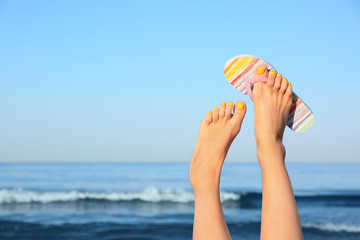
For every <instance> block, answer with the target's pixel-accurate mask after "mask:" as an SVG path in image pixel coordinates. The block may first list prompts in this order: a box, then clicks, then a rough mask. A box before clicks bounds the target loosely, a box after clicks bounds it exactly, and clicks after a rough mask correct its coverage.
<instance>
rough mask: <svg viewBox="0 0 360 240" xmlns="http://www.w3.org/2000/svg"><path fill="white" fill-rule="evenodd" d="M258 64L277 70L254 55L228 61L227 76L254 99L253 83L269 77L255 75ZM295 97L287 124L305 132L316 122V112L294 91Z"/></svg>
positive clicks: (233, 83)
mask: <svg viewBox="0 0 360 240" xmlns="http://www.w3.org/2000/svg"><path fill="white" fill-rule="evenodd" d="M258 65H265V66H266V67H267V68H268V69H269V70H271V69H274V70H275V68H274V67H273V66H271V65H270V64H269V63H268V62H267V61H265V60H264V59H261V58H259V57H256V56H252V55H239V56H236V57H233V58H231V59H230V60H228V61H227V62H226V64H225V66H224V73H225V77H226V79H227V80H228V81H229V82H230V83H231V85H233V86H234V87H235V88H236V89H237V90H238V91H239V92H241V93H243V94H245V95H249V97H250V98H251V99H253V97H252V88H253V83H254V82H266V81H267V78H261V77H254V71H255V69H256V67H257V66H258ZM293 97H294V100H295V101H294V103H293V105H292V106H291V108H290V112H289V118H288V121H287V126H288V127H289V128H290V129H292V130H293V131H295V132H305V131H306V130H308V129H309V128H311V126H312V125H313V124H314V121H315V118H314V114H313V113H312V111H311V110H310V108H309V107H308V106H306V104H305V103H304V102H303V101H302V100H301V99H300V98H299V97H298V96H297V95H296V94H295V93H294V92H293Z"/></svg>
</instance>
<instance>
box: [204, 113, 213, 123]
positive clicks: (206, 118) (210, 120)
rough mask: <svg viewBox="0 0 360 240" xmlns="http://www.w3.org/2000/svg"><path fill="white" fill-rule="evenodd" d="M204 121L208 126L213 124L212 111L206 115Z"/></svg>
mask: <svg viewBox="0 0 360 240" xmlns="http://www.w3.org/2000/svg"><path fill="white" fill-rule="evenodd" d="M204 121H205V122H206V123H207V124H210V123H212V111H209V112H208V113H207V114H206V116H205V118H204Z"/></svg>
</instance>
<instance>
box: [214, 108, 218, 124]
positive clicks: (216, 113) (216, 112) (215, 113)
mask: <svg viewBox="0 0 360 240" xmlns="http://www.w3.org/2000/svg"><path fill="white" fill-rule="evenodd" d="M218 120H219V108H215V109H214V111H213V121H214V122H217V121H218Z"/></svg>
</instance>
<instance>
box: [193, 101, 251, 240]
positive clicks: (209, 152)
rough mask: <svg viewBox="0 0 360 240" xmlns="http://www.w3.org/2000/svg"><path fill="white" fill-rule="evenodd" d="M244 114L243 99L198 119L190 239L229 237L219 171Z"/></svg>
mask: <svg viewBox="0 0 360 240" xmlns="http://www.w3.org/2000/svg"><path fill="white" fill-rule="evenodd" d="M240 108H242V109H240ZM245 113H246V105H245V103H244V102H243V101H238V102H236V104H235V105H234V104H233V103H232V102H228V103H227V104H225V103H222V104H220V107H219V108H215V109H214V111H212V112H209V113H208V114H207V115H206V117H205V118H204V119H203V120H202V121H201V124H200V131H199V137H198V140H197V142H196V145H195V150H194V155H193V158H192V161H191V164H190V169H189V176H190V183H191V185H192V187H193V190H194V197H195V214H194V227H193V239H209V240H211V239H217V240H221V239H231V237H230V233H229V230H228V228H227V225H226V222H225V218H224V214H223V211H222V208H221V202H220V195H219V184H220V173H221V168H222V165H223V163H224V160H225V157H226V154H227V152H228V150H229V148H230V145H231V143H232V141H233V140H234V138H235V137H236V135H237V134H238V133H239V131H240V128H241V123H242V121H243V119H244V116H245Z"/></svg>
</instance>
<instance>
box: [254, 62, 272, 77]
mask: <svg viewBox="0 0 360 240" xmlns="http://www.w3.org/2000/svg"><path fill="white" fill-rule="evenodd" d="M268 72H269V71H268V69H267V67H266V66H265V65H259V66H257V67H256V69H255V72H254V76H255V77H267V76H268Z"/></svg>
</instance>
